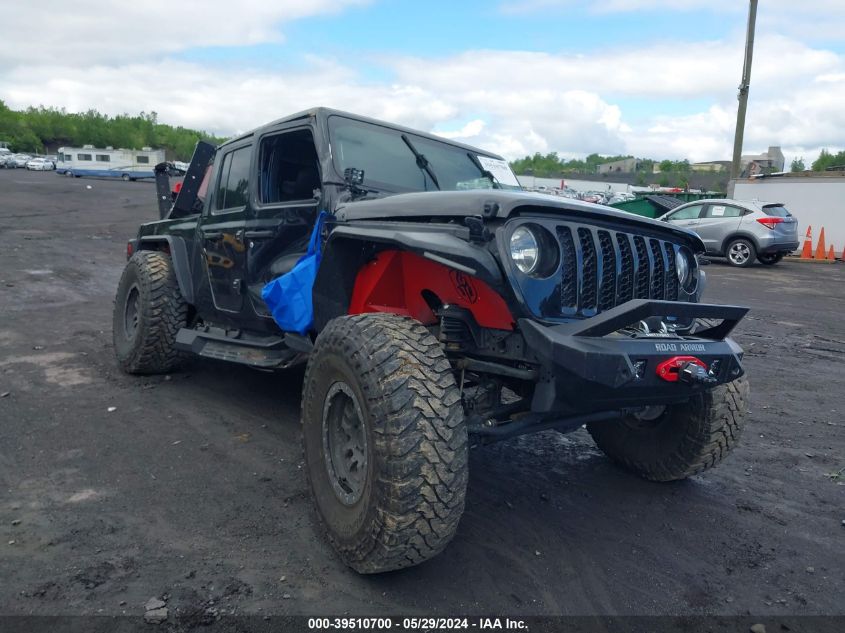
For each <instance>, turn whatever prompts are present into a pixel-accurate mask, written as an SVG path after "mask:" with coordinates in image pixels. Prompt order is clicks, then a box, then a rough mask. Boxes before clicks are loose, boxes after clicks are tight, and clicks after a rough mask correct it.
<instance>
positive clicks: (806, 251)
mask: <svg viewBox="0 0 845 633" xmlns="http://www.w3.org/2000/svg"><path fill="white" fill-rule="evenodd" d="M801 259H813V227H812V225H811V226H808V227H807V236H806V237H805V238H804V248H803V249H801Z"/></svg>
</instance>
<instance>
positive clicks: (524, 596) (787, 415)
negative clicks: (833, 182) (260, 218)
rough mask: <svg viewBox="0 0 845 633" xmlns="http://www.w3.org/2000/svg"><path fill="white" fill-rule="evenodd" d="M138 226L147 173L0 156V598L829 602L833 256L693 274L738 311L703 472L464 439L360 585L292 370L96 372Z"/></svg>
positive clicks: (838, 576)
mask: <svg viewBox="0 0 845 633" xmlns="http://www.w3.org/2000/svg"><path fill="white" fill-rule="evenodd" d="M155 216H156V208H155V194H154V187H153V186H152V184H150V183H124V182H110V181H104V180H93V179H91V180H85V179H70V178H63V177H59V176H57V175H55V174H54V173H50V172H44V173H40V172H38V173H36V172H26V171H23V170H15V171H6V170H2V171H0V394H2V396H3V397H0V433H2V439H0V570H2V572H0V614H7V615H8V614H20V615H23V614H97V613H103V614H121V613H126V614H129V615H139V616H140V615H143V612H144V609H143V605H144V603H145V602H147V600H149V599H150V598H151V597H153V596H158V597H162V596H164V597H165V598H166V600H167V604H168V606H169V607H170V608H171V609H172V610H173V611H174V612H178V613H179V614H181V615H180V617H183V618H184V619H185V621H186V622H189V623H190V622H191V621H192V620H191V618H195V620H196V622H200V621H202V619H203V618H204V617H207V614H208V613H209V611H208V610H209V609H211V610H212V611H210V613H214V612H215V611H214V610H216V612H218V613H230V612H233V613H238V614H258V615H261V614H267V613H272V614H326V613H331V614H344V613H350V614H360V615H381V614H420V615H454V614H485V613H492V612H496V613H508V614H515V615H531V614H582V615H590V614H619V615H624V614H643V615H655V614H675V615H677V614H689V615H695V614H737V615H743V614H755V615H757V614H760V615H770V616H776V615H810V614H844V613H845V599H843V592H842V590H843V587H845V503H844V502H845V470H843V469H845V397H843V394H845V361H844V360H843V359H844V358H845V325H843V316H845V265H843V264H839V263H837V264H835V265H829V266H824V265H807V264H804V265H802V264H797V263H790V262H784V263H782V264H780V265H778V266H775V267H773V268H766V267H763V266H754V267H752V268H750V269H748V270H736V269H731V268H728V267H727V266H726V265H725V264H722V263H718V262H716V261H714V263H713V265H711V266H709V267H708V268H707V269H706V270H707V274H708V281H709V285H708V291H707V293H706V299H707V300H709V301H712V302H723V303H736V304H744V305H749V306H751V308H752V312H751V314H750V316H749V317H748V318H747V319H746V320H745V321H744V322H743V323H742V324H741V325H740V326H739V328H738V330H737V333H736V338H737V340H738V341H739V342H740V344H742V345H743V346H744V347H745V350H746V356H745V358H746V368H747V371H748V375H749V379H750V381H751V386H752V396H751V407H750V408H751V415H750V421H749V424H748V426H747V428H746V432H745V435H744V440H743V442H742V444H741V446H740V447H739V448H738V449H737V450H736V451H735V452H734V453H733V454H732V455H731V456H730V457H729V459H728V460H727V461H726V462H725V463H724V464H723V465H722V466H721V467H719V468H717V469H715V470H712V471H708V472H706V473H705V474H703V475H701V476H697V477H694V478H692V479H691V480H689V481H686V482H681V483H676V484H655V483H648V482H645V481H641V480H639V479H637V478H635V477H633V476H631V475H629V474H627V473H626V472H624V471H622V470H620V469H619V468H617V467H615V466H614V465H613V464H611V463H610V462H609V461H608V460H607V459H606V458H605V457H604V456H603V455H602V454H601V453H599V451H598V450H597V449H596V448H595V447H594V445H593V443H592V441H591V440H590V438H589V437H588V436H587V435H586V432H584V431H579V432H577V433H575V434H572V435H568V436H561V435H559V434H557V433H554V432H546V433H543V434H539V435H535V436H529V437H523V438H519V439H516V440H511V441H509V442H506V443H502V444H499V445H493V446H489V447H476V448H475V449H473V451H472V453H471V480H470V486H469V492H468V496H467V499H468V501H467V509H466V513H465V515H464V517H463V520H462V522H461V525H460V528H459V531H458V534H457V537H456V538H455V540H454V541H453V542H452V544H451V545H450V546H449V548H448V549H447V550H446V552H445V553H444V554H443V555H441V556H439V557H438V558H436V559H435V560H432V561H431V562H429V563H426V564H424V565H422V566H420V567H417V568H413V569H409V570H405V571H401V572H395V573H390V574H385V575H381V576H376V577H361V576H358V575H356V574H355V573H353V572H351V571H349V570H348V569H346V568H345V567H344V566H343V565H342V564H341V563H340V562H339V561H338V559H337V558H336V557H335V556H334V555H333V553H332V551H331V550H330V548H329V547H328V545H327V543H326V542H325V541H324V540H323V538H322V537H321V535H320V531H319V529H318V527H317V524H316V517H315V514H314V512H313V510H312V508H311V506H310V503H309V500H308V495H307V491H306V489H305V478H304V476H303V472H302V470H301V451H300V443H299V426H298V425H299V422H298V412H299V389H300V383H301V378H302V373H301V371H300V372H293V373H286V374H285V373H283V374H266V373H260V372H257V371H252V370H250V369H247V368H240V367H232V366H228V365H224V364H218V363H214V362H198V363H195V364H193V365H192V366H191V367H190V368H189V369H188V370H187V371H184V372H182V373H175V374H173V375H172V376H161V377H154V378H137V377H130V376H126V375H124V374H122V373H121V372H120V371H118V369H117V367H116V365H115V361H114V358H113V354H112V344H111V310H112V297H113V294H114V289H115V287H116V285H117V280H118V277H119V275H120V272H121V269H122V267H123V264H124V261H125V244H126V240H127V238H129V237H131V236H132V235H133V234H134V231H135V228H136V226H137V224H139V223H140V222H143V221H147V220H151V219H154V218H155ZM837 473H838V475H837Z"/></svg>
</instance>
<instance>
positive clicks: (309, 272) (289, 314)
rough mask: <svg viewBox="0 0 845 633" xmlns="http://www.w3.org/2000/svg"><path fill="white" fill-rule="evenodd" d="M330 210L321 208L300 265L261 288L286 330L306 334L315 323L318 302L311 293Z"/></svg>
mask: <svg viewBox="0 0 845 633" xmlns="http://www.w3.org/2000/svg"><path fill="white" fill-rule="evenodd" d="M329 215H330V214H329V213H328V212H326V211H321V212H320V215H319V216H318V217H317V221H316V222H315V223H314V230H313V231H312V232H311V239H310V240H309V242H308V251H307V252H306V253H305V255H303V256H302V257H300V258H299V261H298V262H296V265H295V266H294V267H293V268H292V269H291V270H290V271H289V272H286V273H285V274H284V275H282V276H281V277H277V278H276V279H274V280H273V281H271V282H270V283H268V284H267V285H266V286H264V288H263V289H262V290H261V298H262V299H264V303H266V304H267V307H268V308H270V312H271V313H272V315H273V319H275V321H276V323H278V324H279V327H280V328H282V330H284V331H285V332H297V333H299V334H305V333H306V332H308V330H309V329H311V324H312V323H313V322H314V305H313V301H312V298H311V293H312V291H313V289H314V280H315V279H316V278H317V270H318V269H319V267H320V260H321V259H322V257H323V252H322V251H323V249H322V245H321V242H320V232H321V231H322V228H323V223H324V222H325V220H326V218H328V217H329Z"/></svg>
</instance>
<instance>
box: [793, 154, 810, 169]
mask: <svg viewBox="0 0 845 633" xmlns="http://www.w3.org/2000/svg"><path fill="white" fill-rule="evenodd" d="M806 169H807V168H806V167H805V166H804V157H803V156H802V157H800V158H793V159H792V165H791V166H790V168H789V170H790V171H792V172H796V171H804V170H806Z"/></svg>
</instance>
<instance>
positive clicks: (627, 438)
mask: <svg viewBox="0 0 845 633" xmlns="http://www.w3.org/2000/svg"><path fill="white" fill-rule="evenodd" d="M747 400H748V381H747V380H746V379H745V378H739V379H737V380H735V381H733V382H730V383H728V384H726V385H720V386H718V387H716V388H714V389H711V390H710V391H706V392H704V393H701V394H698V395H696V396H694V397H693V398H692V399H690V400H689V401H688V402H686V403H683V404H677V405H671V406H666V407H645V408H643V409H641V410H640V411H639V412H637V414H636V415H628V416H626V417H624V418H622V419H619V420H613V421H610V422H598V423H595V424H589V425H587V430H588V431H589V432H590V435H592V436H593V439H594V440H595V442H596V444H597V445H598V447H599V448H600V449H601V450H602V451H604V452H605V454H607V456H608V457H610V458H611V459H613V460H614V461H616V462H618V463H619V464H621V465H622V466H624V467H625V468H627V469H628V470H631V471H633V472H635V473H637V474H638V475H640V476H641V477H644V478H645V479H651V480H653V481H673V480H676V479H685V478H687V477H690V476H691V475H695V474H697V473H700V472H702V471H704V470H707V469H708V468H712V467H713V466H715V465H716V464H718V463H719V462H721V461H722V459H724V458H725V456H726V455H727V454H728V453H729V452H730V451H731V449H732V448H733V447H734V446H736V444H737V443H738V441H739V437H740V434H741V432H742V427H743V426H744V424H745V414H746V406H747V405H746V403H747Z"/></svg>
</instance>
